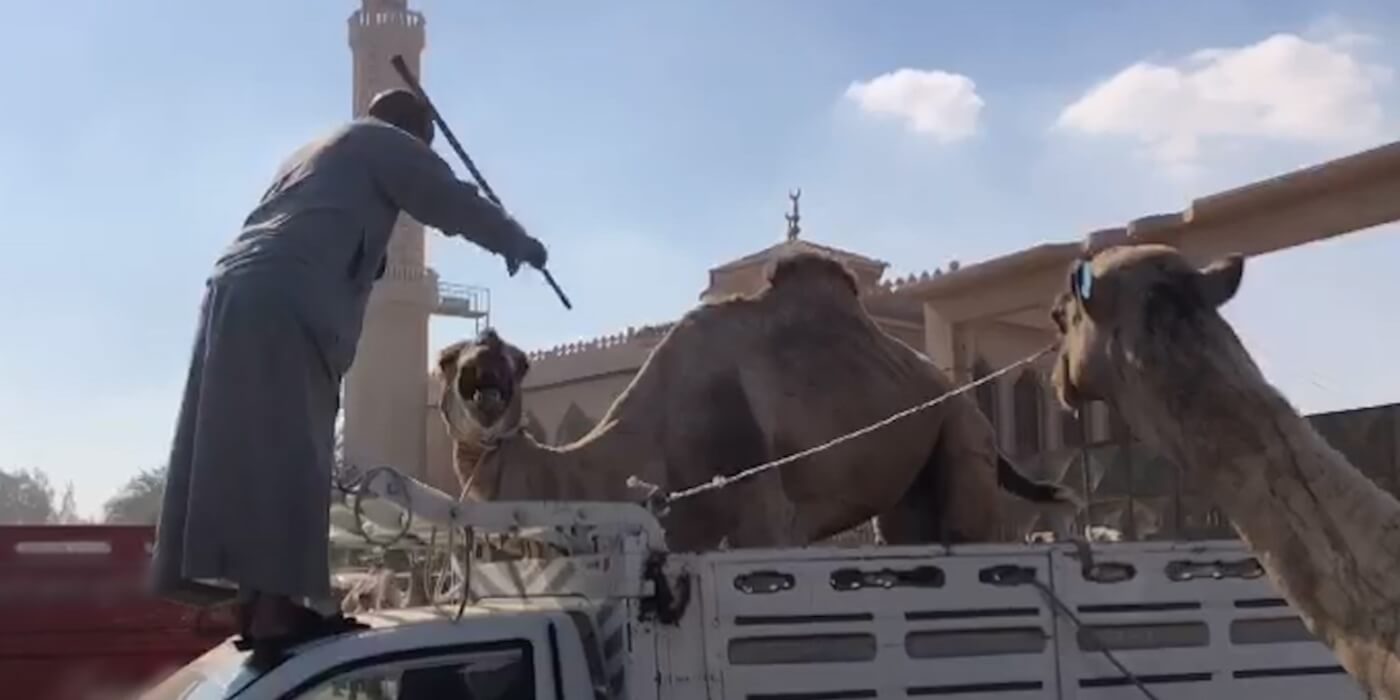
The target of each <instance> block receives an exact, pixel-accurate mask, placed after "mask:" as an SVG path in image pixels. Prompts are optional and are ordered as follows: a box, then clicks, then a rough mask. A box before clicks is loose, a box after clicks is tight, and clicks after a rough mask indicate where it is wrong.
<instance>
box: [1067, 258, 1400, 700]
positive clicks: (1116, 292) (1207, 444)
mask: <svg viewBox="0 0 1400 700" xmlns="http://www.w3.org/2000/svg"><path fill="white" fill-rule="evenodd" d="M1243 271H1244V260H1243V258H1240V257H1230V258H1227V259H1225V260H1222V261H1219V262H1216V263H1214V264H1212V265H1210V266H1208V267H1206V268H1204V269H1197V268H1196V267H1194V266H1192V265H1191V264H1189V263H1188V262H1187V260H1186V259H1185V258H1184V257H1183V256H1182V255H1180V254H1179V253H1178V252H1177V251H1176V250H1174V249H1172V248H1168V247H1164V246H1155V245H1154V246H1148V245H1143V246H1123V247H1117V248H1109V249H1107V250H1105V251H1103V252H1100V253H1098V254H1097V255H1094V256H1092V257H1091V258H1089V259H1087V260H1085V261H1083V262H1081V263H1080V264H1078V265H1077V266H1076V267H1075V268H1074V271H1073V272H1071V274H1070V291H1069V292H1068V293H1065V294H1062V295H1061V296H1060V298H1059V299H1058V300H1057V301H1056V303H1055V306H1054V309H1053V311H1052V313H1051V316H1052V317H1053V318H1054V320H1055V323H1056V324H1057V325H1058V327H1059V329H1060V332H1061V334H1062V336H1063V337H1062V343H1061V349H1060V354H1059V357H1058V361H1057V362H1056V367H1055V372H1054V377H1053V381H1054V384H1055V387H1056V391H1057V393H1058V394H1059V396H1060V399H1061V401H1062V402H1063V403H1064V404H1065V405H1066V406H1068V407H1070V408H1075V407H1078V406H1080V405H1082V404H1083V403H1084V402H1085V401H1093V400H1102V401H1107V402H1108V403H1109V404H1111V405H1112V406H1113V407H1114V408H1116V409H1117V410H1118V411H1119V412H1120V413H1121V414H1122V416H1123V418H1124V419H1125V420H1126V421H1127V422H1128V424H1129V425H1130V426H1132V428H1133V430H1134V431H1135V432H1136V433H1137V434H1138V435H1141V436H1142V437H1143V439H1144V440H1146V442H1147V443H1148V444H1150V445H1152V446H1153V447H1154V448H1156V449H1157V450H1159V451H1160V452H1161V453H1162V454H1163V455H1164V456H1167V457H1169V458H1170V459H1171V460H1172V461H1173V462H1175V463H1176V464H1177V465H1178V466H1179V467H1180V468H1181V469H1183V470H1184V471H1185V474H1186V477H1187V478H1188V479H1191V480H1193V481H1195V482H1197V483H1198V484H1201V485H1203V486H1206V487H1208V489H1209V492H1210V493H1213V494H1214V495H1215V498H1216V500H1217V502H1218V504H1219V506H1220V507H1221V508H1222V509H1223V510H1224V511H1225V512H1226V514H1228V515H1229V516H1230V519H1231V521H1232V522H1233V523H1234V526H1235V529H1236V530H1237V531H1238V532H1239V533H1240V536H1241V537H1243V539H1244V541H1245V542H1246V543H1247V544H1248V545H1249V546H1250V547H1251V548H1252V549H1253V550H1254V551H1255V552H1256V553H1257V555H1258V557H1259V559H1260V563H1261V564H1262V565H1263V566H1264V569H1265V571H1267V572H1268V575H1269V577H1270V578H1271V580H1272V581H1273V582H1274V584H1275V585H1276V586H1278V588H1279V590H1280V591H1282V593H1283V595H1284V596H1285V597H1286V598H1287V599H1288V601H1289V602H1290V603H1292V605H1293V607H1294V608H1296V609H1297V610H1298V611H1299V612H1300V613H1301V614H1302V617H1303V620H1304V621H1305V622H1306V624H1307V626H1308V628H1309V629H1310V630H1311V631H1312V632H1313V634H1314V635H1316V636H1317V637H1318V638H1319V639H1320V640H1321V641H1322V642H1324V643H1326V644H1327V645H1328V646H1329V647H1330V648H1331V649H1332V650H1333V651H1334V652H1335V653H1336V655H1337V658H1338V659H1339V660H1340V661H1341V664H1342V666H1343V667H1345V668H1346V670H1347V671H1348V672H1349V673H1350V674H1351V675H1352V676H1353V677H1354V678H1356V679H1357V680H1358V681H1359V682H1360V683H1361V684H1362V685H1364V686H1365V687H1366V688H1368V689H1369V690H1370V692H1371V693H1372V694H1373V696H1374V697H1378V698H1389V699H1390V700H1400V502H1397V501H1396V499H1395V498H1394V497H1393V496H1391V495H1390V494H1388V493H1386V492H1385V491H1384V490H1382V489H1381V488H1379V487H1377V486H1376V485H1375V484H1374V483H1372V482H1371V481H1369V480H1368V479H1367V478H1366V477H1365V476H1364V475H1363V474H1362V473H1361V472H1360V471H1358V470H1357V469H1356V468H1355V467H1353V466H1352V465H1351V464H1349V463H1348V462H1347V460H1346V458H1344V457H1343V456H1342V455H1341V453H1339V452H1338V451H1337V450H1335V449H1333V448H1332V447H1331V446H1329V445H1328V444H1327V443H1326V442H1325V441H1324V440H1323V439H1322V437H1321V436H1319V435H1318V434H1317V432H1316V431H1314V430H1313V428H1312V426H1311V425H1310V424H1309V423H1308V421H1306V420H1305V419H1304V418H1303V417H1302V416H1300V415H1298V413H1297V411H1295V410H1294V408H1293V407H1292V406H1291V405H1290V404H1289V403H1288V401H1287V400H1286V399H1284V397H1283V396H1282V395H1281V394H1280V393H1279V392H1278V391H1277V390H1276V389H1274V387H1273V386H1271V385H1270V384H1269V383H1268V382H1267V381H1266V380H1265V379H1264V377H1263V375H1262V374H1261V373H1260V371H1259V368H1258V367H1256V366H1255V364H1254V362H1253V360H1252V359H1251V358H1250V355H1249V353H1248V352H1246V350H1245V348H1244V346H1243V344H1242V343H1241V342H1240V340H1239V338H1237V337H1236V335H1235V333H1234V331H1233V329H1232V328H1231V327H1230V325H1229V324H1228V323H1227V322H1226V321H1225V320H1224V319H1223V318H1222V317H1221V315H1220V313H1219V311H1218V308H1219V307H1220V306H1221V305H1222V304H1224V303H1225V302H1227V301H1229V300H1230V299H1231V298H1232V297H1233V296H1234V295H1235V292H1236V290H1237V289H1238V288H1239V284H1240V279H1241V276H1242V274H1243Z"/></svg>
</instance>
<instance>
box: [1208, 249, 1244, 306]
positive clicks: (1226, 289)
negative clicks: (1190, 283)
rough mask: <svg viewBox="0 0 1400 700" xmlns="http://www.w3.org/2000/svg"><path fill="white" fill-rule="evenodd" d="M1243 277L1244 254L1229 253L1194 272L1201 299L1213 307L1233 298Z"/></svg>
mask: <svg viewBox="0 0 1400 700" xmlns="http://www.w3.org/2000/svg"><path fill="white" fill-rule="evenodd" d="M1243 277H1244V256H1243V255H1230V256H1228V257H1226V258H1224V259H1223V260H1217V261H1215V262H1213V263H1211V264H1210V265H1207V266H1206V267H1205V268H1204V269H1202V270H1201V271H1200V272H1198V273H1196V290H1197V291H1198V292H1200V295H1201V301H1203V302H1205V304H1206V306H1208V307H1210V308H1212V309H1215V308H1219V307H1220V306H1221V305H1222V304H1224V303H1225V302H1227V301H1230V300H1231V299H1233V298H1234V296H1235V293H1236V292H1238V291H1239V290H1240V280H1241V279H1242V278H1243Z"/></svg>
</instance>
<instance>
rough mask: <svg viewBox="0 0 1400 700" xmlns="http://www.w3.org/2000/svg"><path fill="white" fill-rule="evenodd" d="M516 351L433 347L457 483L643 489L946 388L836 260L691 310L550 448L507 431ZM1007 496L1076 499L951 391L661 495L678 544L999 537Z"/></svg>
mask: <svg viewBox="0 0 1400 700" xmlns="http://www.w3.org/2000/svg"><path fill="white" fill-rule="evenodd" d="M528 369H529V362H528V360H527V359H526V356H525V354H524V353H522V352H521V351H520V350H519V349H518V348H516V347H514V346H512V345H510V344H509V343H506V342H504V341H502V340H501V339H500V338H499V337H498V336H497V335H496V334H495V333H494V332H488V333H486V334H484V335H483V336H482V337H481V338H479V339H477V340H476V341H463V342H459V343H456V344H454V345H452V346H450V347H448V348H446V349H444V350H443V351H442V353H441V355H440V358H439V371H440V372H441V373H442V378H443V395H442V400H441V403H440V406H441V409H440V410H441V411H442V414H443V417H444V419H445V421H446V423H447V426H448V430H449V433H450V434H451V436H452V437H453V439H454V440H455V441H456V443H457V445H456V462H457V467H458V471H459V476H460V478H462V479H463V481H464V483H469V484H470V487H469V488H468V489H467V490H468V491H470V495H472V496H474V497H476V498H481V499H490V500H522V499H568V500H576V499H577V500H605V501H617V500H632V501H635V500H638V499H639V498H640V497H641V495H642V494H639V493H638V492H637V491H636V490H635V489H629V488H628V487H627V485H626V482H627V477H628V476H630V475H636V476H637V477H639V478H641V479H643V480H645V481H647V482H650V483H653V484H657V485H659V486H660V487H661V488H662V489H664V490H667V491H674V490H677V489H681V488H685V487H690V486H694V485H696V484H699V483H702V482H706V481H709V480H710V479H711V478H712V477H715V476H716V475H721V474H732V473H734V472H737V471H739V470H742V469H745V468H748V467H751V466H754V465H757V464H761V463H765V462H768V461H770V460H774V459H777V458H779V457H783V456H786V455H789V454H792V453H794V452H798V451H800V450H803V449H806V448H809V447H812V446H815V445H818V444H821V443H823V442H826V441H827V440H830V439H832V438H835V437H837V436H840V435H843V434H846V433H849V432H852V431H855V430H857V429H859V428H862V427H864V426H866V425H869V424H871V423H874V422H877V421H879V420H881V419H883V418H886V417H888V416H890V415H891V414H894V413H896V412H898V411H900V410H903V409H905V408H908V407H910V406H913V405H916V404H919V403H921V402H924V401H927V400H929V399H931V398H934V397H936V396H939V395H941V394H943V393H945V392H947V391H948V390H949V389H951V388H952V386H951V384H950V382H949V381H948V380H947V379H946V378H945V377H944V376H943V375H942V374H941V373H940V372H939V371H938V369H937V368H935V367H934V365H933V364H932V363H931V362H929V360H928V359H927V358H926V357H924V356H923V355H921V354H919V353H918V352H915V351H914V350H912V349H910V348H909V347H908V346H907V345H904V344H903V343H900V342H899V341H898V340H896V339H894V338H893V337H891V336H889V335H887V334H886V333H884V332H883V331H881V330H880V329H879V327H878V326H876V325H875V323H874V322H873V321H872V320H871V319H870V317H869V316H868V315H867V314H866V313H865V309H864V308H863V306H862V305H861V303H860V300H859V298H858V296H857V292H856V286H855V280H854V278H853V277H852V276H851V275H850V273H849V271H847V270H846V269H845V267H844V266H842V265H841V264H840V263H839V262H837V261H835V260H832V259H830V258H826V257H823V256H817V255H811V254H805V255H798V256H794V257H791V258H787V259H785V260H783V261H781V262H779V263H777V264H776V265H775V267H774V268H773V269H772V270H771V273H770V276H769V285H768V287H767V288H766V289H765V290H764V291H762V292H759V293H758V294H756V295H754V296H751V297H736V298H732V299H728V300H724V301H718V302H713V303H709V304H705V305H702V306H700V307H699V308H697V309H694V310H692V311H691V312H689V313H688V314H686V315H685V317H683V318H682V319H681V320H680V322H678V323H677V324H676V326H675V327H674V328H673V329H672V330H671V331H670V332H669V333H668V334H667V335H666V337H665V338H663V339H662V341H661V342H660V343H659V344H658V345H657V347H656V348H655V349H654V350H653V351H652V354H651V356H650V357H648V358H647V360H646V362H645V363H644V364H643V366H642V368H641V370H640V371H639V372H638V373H637V375H636V376H635V377H634V378H633V380H632V382H631V384H630V385H629V386H628V387H627V388H626V389H625V390H624V391H623V392H622V394H621V395H620V396H619V397H618V398H617V400H616V401H615V402H614V403H613V405H612V406H611V407H610V408H609V409H608V411H607V413H606V414H605V415H604V416H603V418H602V419H601V420H600V421H599V423H598V425H597V426H595V427H594V429H593V430H592V431H591V432H590V433H588V434H587V435H586V436H584V437H583V438H581V439H579V440H578V441H576V442H574V443H573V444H570V445H566V446H563V447H558V448H555V447H548V446H544V445H541V444H539V443H537V442H535V441H534V440H533V439H531V438H530V437H529V436H528V435H522V434H520V430H519V425H520V415H521V397H520V383H521V381H522V379H523V378H524V376H525V373H526V372H527V371H528ZM1001 489H1005V490H1006V491H1009V492H1011V493H1014V494H1016V495H1018V496H1020V497H1022V498H1026V499H1028V500H1031V501H1035V502H1039V503H1054V504H1063V505H1066V506H1067V507H1070V508H1073V507H1075V506H1077V500H1076V498H1075V496H1074V494H1072V493H1071V492H1069V491H1067V490H1065V489H1062V488H1061V487H1059V486H1054V485H1047V484H1038V483H1034V482H1031V481H1029V480H1028V479H1026V478H1025V477H1024V476H1023V475H1021V474H1020V473H1018V472H1017V471H1016V470H1015V469H1014V468H1013V467H1012V466H1011V465H1010V464H1009V463H1007V462H1006V461H1005V459H1002V458H999V455H998V453H997V451H996V449H995V445H994V440H993V432H992V427H991V425H990V423H989V422H988V421H987V420H986V418H985V417H983V415H982V414H981V412H980V411H979V410H978V408H977V407H976V404H974V403H973V402H972V401H971V400H970V399H968V398H966V397H964V396H962V395H959V396H957V397H954V398H952V399H951V400H949V401H946V402H944V403H942V404H939V405H937V406H935V407H933V408H930V409H928V410H926V411H923V412H920V413H917V414H915V415H913V416H911V417H909V418H907V419H904V420H902V421H899V422H896V423H894V424H893V425H890V426H889V427H887V428H885V429H883V430H882V431H880V432H879V433H876V434H872V435H870V436H868V437H865V438H862V439H859V440H853V441H850V442H847V443H845V444H842V445H840V446H838V447H836V448H834V449H831V450H829V451H826V452H822V453H819V454H816V455H812V456H809V457H806V458H803V459H802V460H799V461H797V462H794V463H792V464H790V465H787V466H784V467H783V468H781V469H778V470H774V471H770V472H766V473H764V474H762V475H761V476H758V477H756V478H754V479H752V480H750V481H747V482H742V483H740V484H737V485H734V486H732V487H730V488H726V489H723V490H721V491H717V492H710V493H707V494H704V495H701V496H698V497H696V498H693V499H689V500H684V501H681V502H678V503H676V504H674V505H673V507H672V508H671V509H670V512H669V514H668V515H667V516H666V517H665V518H664V519H663V525H665V527H666V530H667V532H668V540H669V545H670V547H671V548H672V549H675V550H680V551H698V550H705V549H712V548H714V547H716V546H718V545H719V544H720V543H721V541H722V540H727V541H728V544H729V545H730V546H733V547H765V546H774V547H776V546H801V545H806V544H808V543H811V542H815V541H819V540H822V539H824V538H827V537H830V536H832V535H835V534H837V533H840V532H842V531H845V530H847V529H850V528H852V527H855V526H857V525H859V524H861V523H862V522H865V521H867V520H869V519H870V518H872V517H875V516H879V520H878V522H879V526H880V530H881V534H882V535H883V536H884V538H885V541H887V542H890V543H913V542H938V541H943V542H966V541H988V540H994V539H997V538H998V536H999V532H998V525H999V523H998V514H999V511H1000V503H999V499H1001V498H1002V497H1003V496H1002V494H1001Z"/></svg>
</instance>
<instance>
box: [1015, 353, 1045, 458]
mask: <svg viewBox="0 0 1400 700" xmlns="http://www.w3.org/2000/svg"><path fill="white" fill-rule="evenodd" d="M1042 397H1043V394H1042V392H1041V386H1040V376H1039V375H1037V374H1036V373H1035V370H1026V371H1024V372H1022V373H1021V376H1020V378H1019V379H1017V380H1016V384H1015V386H1013V387H1012V407H1013V408H1014V409H1015V413H1016V426H1015V428H1016V443H1015V444H1016V454H1018V455H1034V454H1039V453H1040V448H1041V443H1040V432H1041V425H1040V422H1041V416H1042V414H1041V410H1040V408H1041V401H1042Z"/></svg>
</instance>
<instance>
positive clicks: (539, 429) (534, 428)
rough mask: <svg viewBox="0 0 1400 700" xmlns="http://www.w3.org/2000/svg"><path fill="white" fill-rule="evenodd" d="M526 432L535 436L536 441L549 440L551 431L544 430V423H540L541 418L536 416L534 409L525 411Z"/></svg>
mask: <svg viewBox="0 0 1400 700" xmlns="http://www.w3.org/2000/svg"><path fill="white" fill-rule="evenodd" d="M525 433H526V434H527V435H529V436H530V437H532V438H534V439H535V442H540V443H544V442H548V441H549V433H546V432H545V431H544V425H542V424H541V423H540V419H539V418H538V417H536V416H535V412H534V411H526V412H525Z"/></svg>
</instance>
